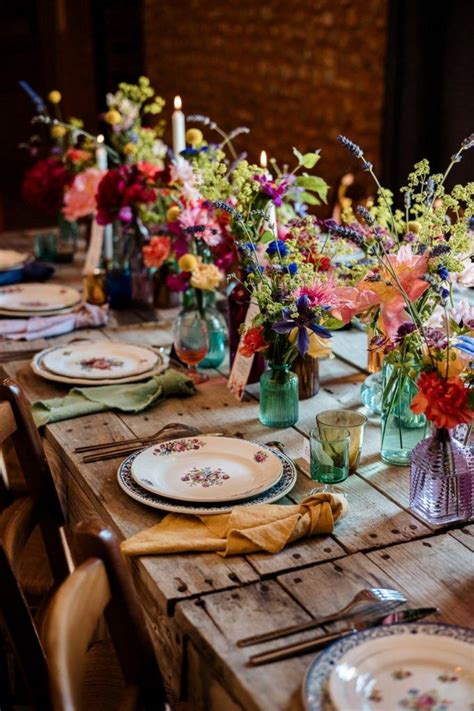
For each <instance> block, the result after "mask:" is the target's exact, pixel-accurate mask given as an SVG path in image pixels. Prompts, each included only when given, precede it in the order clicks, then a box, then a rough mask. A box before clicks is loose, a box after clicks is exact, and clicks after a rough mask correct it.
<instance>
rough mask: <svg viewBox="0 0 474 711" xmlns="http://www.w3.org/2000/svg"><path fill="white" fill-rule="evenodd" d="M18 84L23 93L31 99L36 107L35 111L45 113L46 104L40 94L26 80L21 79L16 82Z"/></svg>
mask: <svg viewBox="0 0 474 711" xmlns="http://www.w3.org/2000/svg"><path fill="white" fill-rule="evenodd" d="M18 84H19V85H20V88H21V89H23V91H24V92H25V94H26V95H27V96H28V97H29V99H31V101H32V102H33V104H34V105H35V107H36V111H37V113H39V114H43V113H47V111H46V105H45V103H44V101H43V99H42V98H41V96H40V95H39V94H38V93H37V92H36V91H35V90H34V89H33V88H32V87H31V86H30V85H29V84H28V82H27V81H24V80H23V79H22V80H21V81H19V82H18Z"/></svg>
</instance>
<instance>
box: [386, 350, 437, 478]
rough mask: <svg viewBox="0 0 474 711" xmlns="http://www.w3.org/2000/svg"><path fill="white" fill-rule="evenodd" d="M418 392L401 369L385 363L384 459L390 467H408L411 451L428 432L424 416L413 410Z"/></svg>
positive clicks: (412, 381) (413, 383)
mask: <svg viewBox="0 0 474 711" xmlns="http://www.w3.org/2000/svg"><path fill="white" fill-rule="evenodd" d="M417 392H418V388H417V386H416V383H415V382H414V380H412V379H411V378H410V377H408V376H407V375H406V373H405V372H404V370H403V369H402V368H401V367H398V366H397V365H396V364H395V365H393V364H391V363H387V361H386V360H385V361H384V364H383V368H382V417H381V425H382V445H381V456H382V459H383V461H384V462H387V463H388V464H397V465H399V466H408V465H409V464H410V455H411V452H412V449H413V448H414V447H415V446H416V445H417V444H418V442H420V441H421V440H422V439H424V438H425V437H426V435H427V433H428V429H427V423H426V418H425V416H424V415H415V414H414V413H413V412H412V411H411V410H410V403H411V401H412V400H413V397H414V396H415V395H416V393H417Z"/></svg>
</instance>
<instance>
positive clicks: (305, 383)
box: [291, 355, 320, 400]
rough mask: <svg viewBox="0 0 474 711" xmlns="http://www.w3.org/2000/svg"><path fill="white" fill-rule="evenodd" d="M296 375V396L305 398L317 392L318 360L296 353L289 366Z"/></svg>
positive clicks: (301, 398) (318, 386) (318, 385)
mask: <svg viewBox="0 0 474 711" xmlns="http://www.w3.org/2000/svg"><path fill="white" fill-rule="evenodd" d="M291 367H292V369H293V372H294V373H296V375H297V376H298V397H299V399H300V400H307V399H308V398H310V397H314V395H316V394H317V393H318V392H319V388H320V383H319V360H318V359H317V358H310V356H306V357H303V356H301V355H297V356H296V358H295V359H294V361H293V365H292V366H291Z"/></svg>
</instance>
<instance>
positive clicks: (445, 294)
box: [440, 289, 449, 300]
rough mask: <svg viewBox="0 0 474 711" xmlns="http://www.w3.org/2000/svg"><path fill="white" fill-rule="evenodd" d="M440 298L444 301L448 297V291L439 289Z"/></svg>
mask: <svg viewBox="0 0 474 711" xmlns="http://www.w3.org/2000/svg"><path fill="white" fill-rule="evenodd" d="M440 296H441V298H442V299H444V300H446V299H447V298H448V296H449V289H441V292H440Z"/></svg>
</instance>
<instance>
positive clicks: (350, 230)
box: [324, 220, 364, 246]
mask: <svg viewBox="0 0 474 711" xmlns="http://www.w3.org/2000/svg"><path fill="white" fill-rule="evenodd" d="M324 226H325V227H326V229H327V230H328V232H329V233H330V234H332V235H336V237H342V238H343V239H348V240H350V241H351V242H354V243H355V244H358V245H360V246H362V245H363V244H364V235H363V234H362V233H361V232H359V231H358V230H357V229H355V228H354V227H347V226H346V225H339V224H338V223H337V222H336V221H335V220H325V221H324Z"/></svg>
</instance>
